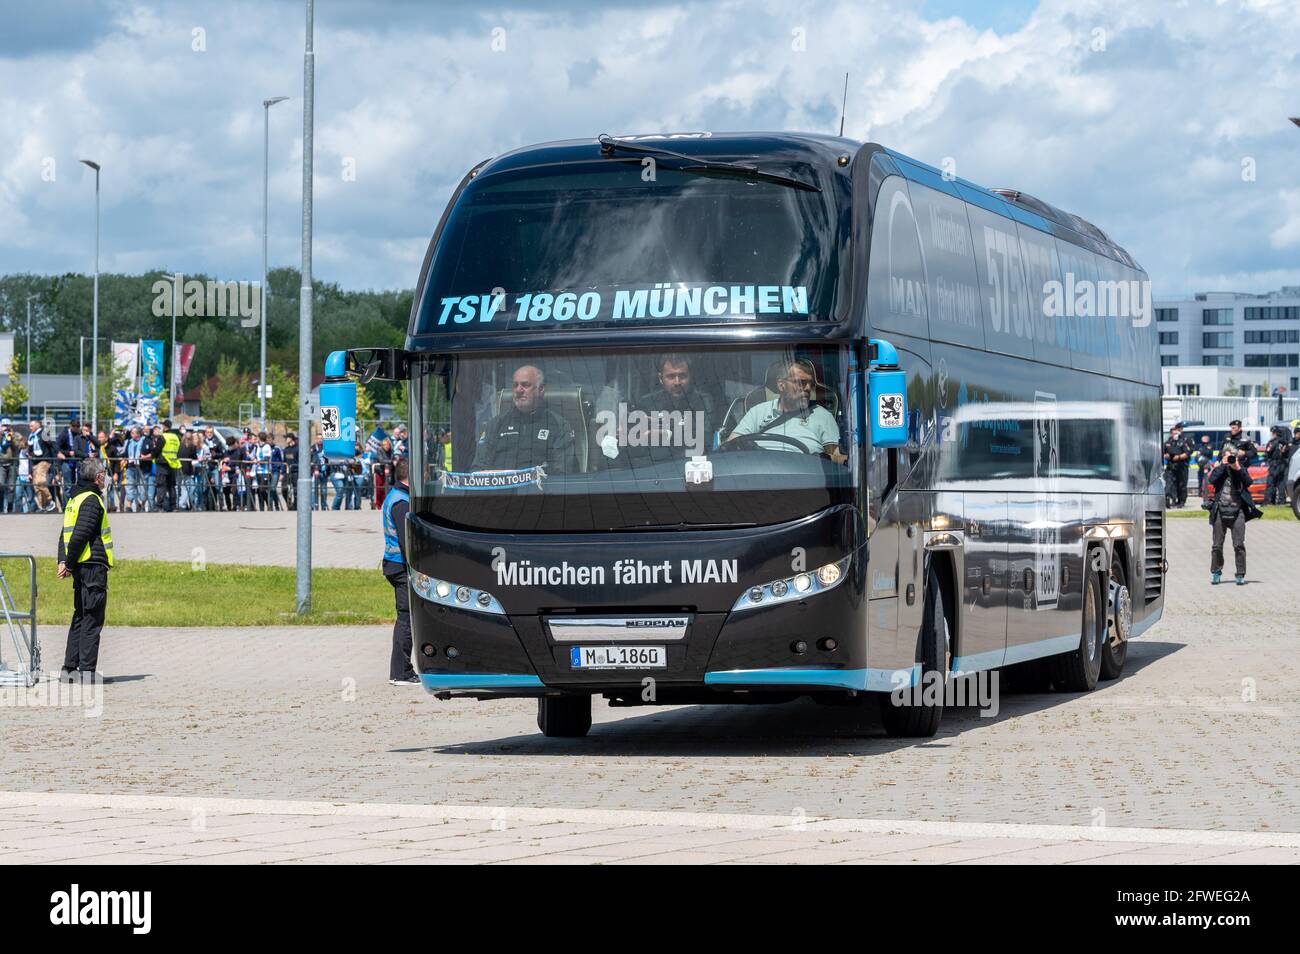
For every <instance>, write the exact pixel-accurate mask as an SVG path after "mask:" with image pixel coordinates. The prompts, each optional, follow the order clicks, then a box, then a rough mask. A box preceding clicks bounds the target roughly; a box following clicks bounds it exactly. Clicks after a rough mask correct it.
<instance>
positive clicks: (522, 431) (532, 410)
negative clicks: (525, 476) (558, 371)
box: [470, 364, 576, 475]
mask: <svg viewBox="0 0 1300 954" xmlns="http://www.w3.org/2000/svg"><path fill="white" fill-rule="evenodd" d="M512 383H513V385H514V396H513V399H514V406H513V407H512V408H510V409H509V410H507V411H505V412H504V413H502V414H498V415H497V416H496V417H494V418H493V419H492V422H491V423H490V424H488V426H487V427H486V428H485V429H484V430H483V432H482V433H481V434H480V435H479V439H478V450H477V451H476V452H475V454H474V462H473V464H471V465H470V469H471V470H476V471H478V470H524V469H526V468H529V467H535V466H537V465H538V464H544V465H545V466H546V472H547V474H548V475H549V474H564V473H568V472H569V471H570V470H572V469H574V465H575V463H576V461H575V457H574V440H573V428H571V427H570V426H569V422H568V421H566V420H565V419H564V418H563V417H561V416H560V415H559V414H557V413H555V412H554V411H552V410H549V409H548V408H547V407H546V375H544V374H543V373H542V371H541V369H540V368H536V367H533V365H531V364H525V365H523V366H521V367H520V368H519V369H518V370H516V371H515V373H514V378H513V382H512Z"/></svg>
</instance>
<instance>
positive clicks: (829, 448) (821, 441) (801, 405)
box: [727, 359, 848, 464]
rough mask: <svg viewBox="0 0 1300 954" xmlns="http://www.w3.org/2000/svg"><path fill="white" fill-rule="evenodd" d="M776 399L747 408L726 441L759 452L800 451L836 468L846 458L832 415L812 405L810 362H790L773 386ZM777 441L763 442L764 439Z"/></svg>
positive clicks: (813, 384)
mask: <svg viewBox="0 0 1300 954" xmlns="http://www.w3.org/2000/svg"><path fill="white" fill-rule="evenodd" d="M776 390H777V396H776V398H775V399H774V400H771V401H764V402H763V403H762V404H756V405H755V406H754V407H752V408H750V409H749V410H748V411H747V412H746V414H745V416H744V417H742V418H741V419H740V423H739V424H737V425H736V428H735V430H733V431H732V432H731V434H730V436H728V437H727V441H728V442H730V441H734V440H737V439H739V438H742V437H743V438H747V439H749V441H752V443H754V444H755V445H756V446H758V447H760V448H762V449H763V450H777V451H794V452H796V453H797V452H798V451H800V450H803V451H804V452H805V453H808V454H825V455H826V456H827V457H829V458H830V459H831V460H833V461H834V462H835V463H837V464H842V463H844V462H845V461H846V460H848V457H846V456H845V455H844V453H843V452H842V451H841V450H840V428H839V425H838V424H836V423H835V415H834V414H832V413H831V412H830V411H828V410H826V408H824V407H822V406H821V405H820V404H815V403H813V396H814V395H815V394H816V393H817V372H816V370H815V369H814V368H813V366H812V362H810V361H805V360H803V359H797V360H794V361H790V362H789V363H788V364H787V365H786V367H785V371H784V373H783V374H782V375H781V377H780V379H779V380H778V381H777V384H776ZM766 435H771V436H772V437H776V438H780V439H779V440H764V439H763V438H764V436H766Z"/></svg>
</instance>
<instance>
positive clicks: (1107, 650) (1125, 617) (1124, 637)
mask: <svg viewBox="0 0 1300 954" xmlns="http://www.w3.org/2000/svg"><path fill="white" fill-rule="evenodd" d="M1127 582H1128V580H1127V577H1126V576H1125V574H1124V561H1123V560H1121V559H1120V558H1119V551H1116V552H1115V553H1114V555H1112V556H1111V558H1110V583H1109V589H1110V593H1109V596H1108V599H1107V601H1106V640H1105V642H1104V643H1103V645H1102V649H1101V678H1102V679H1118V678H1119V674H1120V673H1122V672H1123V671H1124V660H1125V659H1127V658H1128V634H1129V630H1130V629H1131V628H1132V626H1133V596H1132V594H1131V593H1129V589H1128V585H1127Z"/></svg>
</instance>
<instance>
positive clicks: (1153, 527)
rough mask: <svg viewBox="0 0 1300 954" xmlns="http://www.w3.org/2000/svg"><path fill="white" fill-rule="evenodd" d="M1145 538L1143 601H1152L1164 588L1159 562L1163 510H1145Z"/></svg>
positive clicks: (1162, 549)
mask: <svg viewBox="0 0 1300 954" xmlns="http://www.w3.org/2000/svg"><path fill="white" fill-rule="evenodd" d="M1143 525H1144V526H1145V528H1146V529H1145V539H1144V540H1143V548H1142V582H1143V584H1144V588H1145V602H1147V603H1152V602H1154V601H1155V600H1157V599H1159V598H1160V593H1161V591H1162V590H1163V589H1164V581H1165V575H1164V573H1162V572H1161V569H1160V568H1161V564H1162V563H1163V562H1164V559H1165V514H1164V511H1163V510H1148V511H1147V512H1146V520H1145V521H1144V524H1143Z"/></svg>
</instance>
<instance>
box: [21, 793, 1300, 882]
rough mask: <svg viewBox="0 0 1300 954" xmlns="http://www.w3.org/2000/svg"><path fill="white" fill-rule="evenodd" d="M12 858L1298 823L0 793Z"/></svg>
mask: <svg viewBox="0 0 1300 954" xmlns="http://www.w3.org/2000/svg"><path fill="white" fill-rule="evenodd" d="M0 852H2V853H3V856H4V859H5V860H6V861H8V862H10V863H13V864H60V863H77V864H161V865H166V864H249V863H272V864H396V865H401V864H431V863H432V864H602V865H617V864H663V863H673V864H802V863H817V864H873V865H874V864H916V863H922V864H958V865H961V864H986V863H994V864H1045V863H1059V864H1083V865H1089V864H1143V865H1177V864H1215V865H1237V864H1297V863H1300V835H1285V834H1274V833H1262V834H1257V833H1240V832H1198V831H1179V830H1173V829H1123V828H1069V827H1064V826H1052V825H1012V824H1006V825H983V824H965V823H958V824H954V823H948V822H894V821H870V820H860V819H834V818H815V817H814V818H805V817H798V818H791V817H788V816H780V815H734V814H722V813H716V812H710V813H698V812H630V811H609V810H601V809H595V810H593V809H546V808H474V807H467V806H447V805H385V804H382V803H377V804H337V803H329V802H305V801H258V800H249V799H218V798H188V797H184V796H171V797H168V796H147V795H145V796H140V795H135V796H122V795H55V796H50V795H33V794H17V795H9V794H0Z"/></svg>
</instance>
